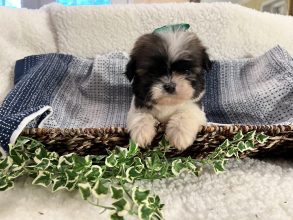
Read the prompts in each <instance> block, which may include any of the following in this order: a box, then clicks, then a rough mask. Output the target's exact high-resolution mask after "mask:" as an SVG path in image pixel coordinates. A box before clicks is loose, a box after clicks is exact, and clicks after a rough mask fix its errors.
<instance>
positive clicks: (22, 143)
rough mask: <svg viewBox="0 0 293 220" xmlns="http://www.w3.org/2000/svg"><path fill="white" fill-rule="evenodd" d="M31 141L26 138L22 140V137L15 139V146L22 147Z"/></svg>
mask: <svg viewBox="0 0 293 220" xmlns="http://www.w3.org/2000/svg"><path fill="white" fill-rule="evenodd" d="M30 141H31V140H29V139H27V138H23V137H19V138H18V139H17V142H16V143H15V146H16V147H17V146H24V145H26V144H27V143H28V142H30Z"/></svg>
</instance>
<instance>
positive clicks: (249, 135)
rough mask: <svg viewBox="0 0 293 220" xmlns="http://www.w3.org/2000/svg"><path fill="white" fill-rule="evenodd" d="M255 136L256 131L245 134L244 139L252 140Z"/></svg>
mask: <svg viewBox="0 0 293 220" xmlns="http://www.w3.org/2000/svg"><path fill="white" fill-rule="evenodd" d="M255 134H256V131H250V132H247V133H246V134H245V139H246V140H254V137H255Z"/></svg>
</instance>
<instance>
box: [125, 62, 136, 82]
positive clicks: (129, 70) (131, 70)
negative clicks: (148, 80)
mask: <svg viewBox="0 0 293 220" xmlns="http://www.w3.org/2000/svg"><path fill="white" fill-rule="evenodd" d="M135 70H136V64H135V61H134V60H133V59H132V58H131V59H130V60H129V62H128V63H127V65H126V70H125V73H124V74H125V75H126V77H127V79H128V80H129V81H130V82H131V81H132V80H133V78H134V75H135Z"/></svg>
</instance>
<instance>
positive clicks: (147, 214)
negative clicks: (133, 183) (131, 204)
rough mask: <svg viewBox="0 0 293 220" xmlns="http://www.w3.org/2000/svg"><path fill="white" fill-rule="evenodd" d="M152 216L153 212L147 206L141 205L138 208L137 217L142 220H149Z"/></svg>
mask: <svg viewBox="0 0 293 220" xmlns="http://www.w3.org/2000/svg"><path fill="white" fill-rule="evenodd" d="M153 215H154V210H153V209H151V208H149V207H148V206H147V205H145V204H142V205H140V206H139V207H138V217H139V219H143V220H151V219H152V217H153Z"/></svg>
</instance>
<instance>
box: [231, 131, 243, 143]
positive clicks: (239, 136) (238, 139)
mask: <svg viewBox="0 0 293 220" xmlns="http://www.w3.org/2000/svg"><path fill="white" fill-rule="evenodd" d="M243 138H244V135H243V134H242V131H239V132H238V133H237V134H236V135H234V137H233V141H240V140H242V139H243Z"/></svg>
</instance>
